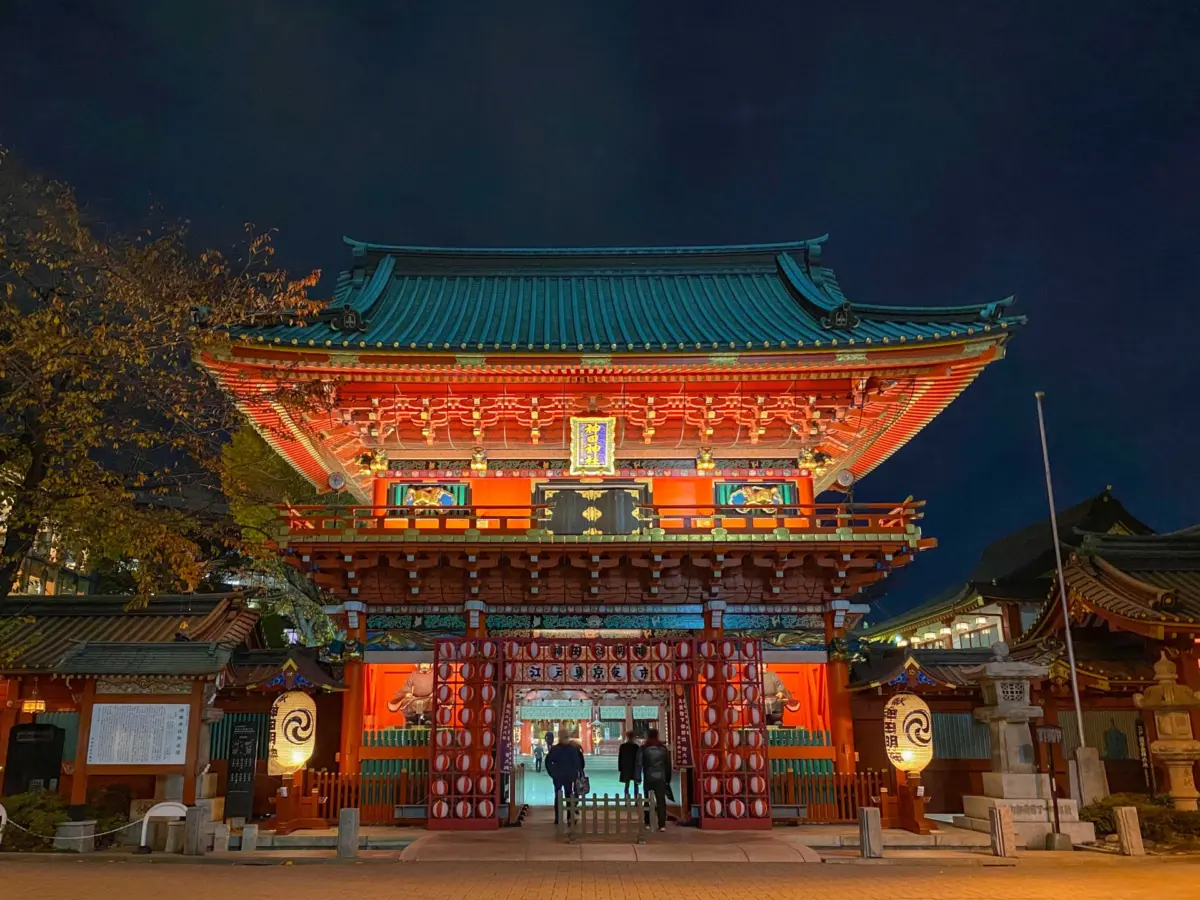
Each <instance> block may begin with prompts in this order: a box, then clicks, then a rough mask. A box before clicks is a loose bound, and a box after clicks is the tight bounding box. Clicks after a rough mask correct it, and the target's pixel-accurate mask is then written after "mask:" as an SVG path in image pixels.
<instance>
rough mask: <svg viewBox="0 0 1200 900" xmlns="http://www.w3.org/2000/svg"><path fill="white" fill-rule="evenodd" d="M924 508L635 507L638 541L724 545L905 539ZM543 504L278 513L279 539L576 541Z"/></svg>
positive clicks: (847, 505) (910, 505)
mask: <svg viewBox="0 0 1200 900" xmlns="http://www.w3.org/2000/svg"><path fill="white" fill-rule="evenodd" d="M923 505H924V503H923V502H916V501H911V500H909V501H905V502H904V503H902V504H900V505H896V504H894V503H840V504H808V505H780V506H774V507H769V508H755V507H746V506H717V505H705V506H699V505H691V506H678V505H670V506H666V505H655V504H641V505H639V506H638V519H639V520H640V522H641V523H642V526H641V528H640V533H639V534H638V535H636V536H635V535H630V536H629V537H630V539H645V538H646V537H647V536H649V537H650V538H654V537H660V536H662V537H665V536H667V535H672V534H705V535H711V534H713V533H714V531H716V530H718V529H720V532H719V533H720V534H721V535H722V537H723V538H726V537H727V538H734V539H736V538H737V537H739V536H742V535H745V536H749V535H757V534H771V533H773V532H775V531H777V530H779V529H787V531H788V532H791V533H797V534H805V535H817V536H828V537H829V538H830V539H831V540H836V539H839V538H843V537H845V536H846V535H847V534H853V533H868V534H879V535H887V536H894V537H896V538H903V537H906V536H907V535H909V534H910V533H911V531H910V527H911V526H913V525H915V524H916V522H917V521H918V520H919V519H920V518H921V517H922V515H923V513H922V512H921V507H922V506H923ZM549 512H550V507H549V506H548V505H546V504H532V503H531V504H527V505H523V506H521V505H516V506H514V505H513V504H507V505H504V506H456V507H448V508H445V509H414V508H413V507H410V506H288V507H286V508H281V510H280V530H281V534H280V537H281V538H284V539H288V540H294V541H303V540H304V539H305V538H318V537H325V536H328V537H338V538H348V537H349V538H351V539H352V538H354V537H364V538H366V537H372V536H380V537H394V538H396V539H404V540H411V539H414V538H415V539H417V540H437V539H439V538H445V537H448V536H458V537H464V536H466V535H467V533H468V532H469V533H470V536H471V537H472V539H477V538H488V537H505V536H513V535H525V536H529V537H532V538H536V539H537V540H541V541H550V542H553V541H562V540H563V539H564V538H568V537H569V538H570V539H571V540H575V541H577V540H579V538H580V536H578V535H552V534H548V533H547V532H546V531H545V528H546V526H547V525H548V524H549V522H550V516H549V515H548V513H549Z"/></svg>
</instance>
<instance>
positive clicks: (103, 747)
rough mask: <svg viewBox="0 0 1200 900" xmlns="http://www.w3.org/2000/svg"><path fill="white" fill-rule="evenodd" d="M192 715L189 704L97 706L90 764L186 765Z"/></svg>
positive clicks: (89, 747)
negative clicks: (189, 718)
mask: <svg viewBox="0 0 1200 900" xmlns="http://www.w3.org/2000/svg"><path fill="white" fill-rule="evenodd" d="M189 713H190V709H189V707H188V705H187V704H186V703H97V704H96V705H95V706H93V707H92V728H91V732H90V733H89V735H88V749H87V761H88V765H92V766H131V765H132V766H182V765H183V764H184V762H185V760H186V757H187V737H188V716H189Z"/></svg>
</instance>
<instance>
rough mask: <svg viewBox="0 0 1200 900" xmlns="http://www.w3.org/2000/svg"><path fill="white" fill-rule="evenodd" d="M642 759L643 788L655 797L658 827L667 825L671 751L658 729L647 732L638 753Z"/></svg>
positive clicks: (647, 793) (660, 828) (648, 794)
mask: <svg viewBox="0 0 1200 900" xmlns="http://www.w3.org/2000/svg"><path fill="white" fill-rule="evenodd" d="M638 756H639V758H640V760H641V769H642V788H643V790H645V792H646V796H647V797H653V798H654V809H655V812H656V813H657V815H658V829H659V831H662V830H663V829H664V828H666V827H667V794H668V793H670V790H671V751H670V750H668V749H667V745H666V744H664V743H663V742H662V741H660V740H659V739H658V729H657V728H651V729H649V730H647V732H646V742H645V743H644V744H642V749H641V751H640V752H639V754H638Z"/></svg>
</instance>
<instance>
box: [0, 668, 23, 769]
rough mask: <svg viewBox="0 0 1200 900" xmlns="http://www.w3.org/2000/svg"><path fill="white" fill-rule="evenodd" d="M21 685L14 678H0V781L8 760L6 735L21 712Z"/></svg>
mask: <svg viewBox="0 0 1200 900" xmlns="http://www.w3.org/2000/svg"><path fill="white" fill-rule="evenodd" d="M20 686H21V683H20V682H19V681H17V679H15V678H8V679H4V678H0V781H3V774H4V766H5V763H6V761H7V760H8V734H9V732H10V731H12V727H13V726H14V725H16V724H17V716H18V714H19V713H20V711H21V690H20Z"/></svg>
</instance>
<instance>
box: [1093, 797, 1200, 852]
mask: <svg viewBox="0 0 1200 900" xmlns="http://www.w3.org/2000/svg"><path fill="white" fill-rule="evenodd" d="M1118 806H1133V807H1136V808H1137V811H1138V824H1139V825H1140V826H1141V831H1142V838H1143V839H1144V840H1147V841H1154V842H1156V843H1163V842H1170V841H1172V840H1175V839H1177V838H1181V837H1185V838H1188V837H1200V812H1185V811H1184V810H1181V809H1175V808H1174V807H1172V805H1171V798H1170V797H1165V796H1150V795H1149V794H1112V795H1110V796H1108V797H1105V798H1104V799H1103V800H1101V801H1099V802H1098V803H1092V804H1090V805H1089V806H1085V807H1084V808H1083V809H1081V810H1080V811H1079V818H1081V819H1082V820H1083V821H1085V822H1091V823H1093V824H1094V825H1095V826H1096V834H1100V835H1104V834H1115V833H1116V830H1117V823H1116V814H1115V813H1114V812H1113V810H1115V809H1116V808H1117V807H1118Z"/></svg>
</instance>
